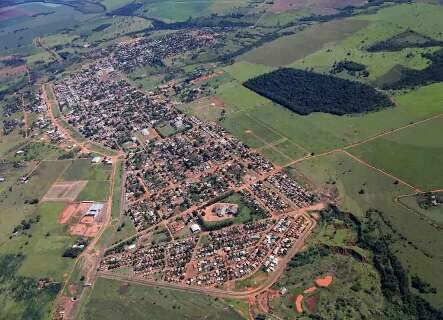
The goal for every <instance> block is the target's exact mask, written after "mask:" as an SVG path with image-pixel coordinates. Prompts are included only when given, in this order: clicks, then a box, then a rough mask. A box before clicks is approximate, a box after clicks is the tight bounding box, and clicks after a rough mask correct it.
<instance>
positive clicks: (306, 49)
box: [238, 19, 368, 67]
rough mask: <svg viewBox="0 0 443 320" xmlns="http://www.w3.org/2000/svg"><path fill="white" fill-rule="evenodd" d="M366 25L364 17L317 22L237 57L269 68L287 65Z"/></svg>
mask: <svg viewBox="0 0 443 320" xmlns="http://www.w3.org/2000/svg"><path fill="white" fill-rule="evenodd" d="M367 24H368V23H367V22H366V21H365V20H351V19H346V20H337V21H331V22H327V23H324V24H316V25H313V26H311V27H308V28H306V29H305V30H303V31H302V32H298V33H295V34H293V35H289V36H284V37H280V38H278V39H277V40H274V41H271V42H268V43H266V44H264V45H263V46H261V47H258V48H256V49H253V50H251V51H249V52H247V53H245V54H244V55H242V56H240V57H239V58H238V60H239V61H247V62H250V63H255V64H261V65H265V66H270V67H278V66H284V65H289V64H291V63H293V62H295V61H296V60H299V59H302V58H304V57H306V56H308V55H310V54H312V53H314V52H316V51H317V50H320V49H322V48H323V47H324V46H326V45H327V44H329V43H334V42H337V41H339V40H343V39H345V38H347V37H349V36H351V35H352V34H353V33H354V32H357V31H358V30H360V29H362V28H364V27H366V26H367Z"/></svg>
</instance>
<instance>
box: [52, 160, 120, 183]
mask: <svg viewBox="0 0 443 320" xmlns="http://www.w3.org/2000/svg"><path fill="white" fill-rule="evenodd" d="M111 171H112V168H111V166H109V165H104V164H92V163H91V160H90V159H78V160H73V161H71V165H70V166H69V167H68V168H67V169H66V171H65V172H63V175H62V176H61V178H60V179H61V180H64V181H76V180H95V181H106V180H109V179H110V175H111Z"/></svg>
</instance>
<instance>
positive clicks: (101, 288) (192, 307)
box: [79, 278, 243, 320]
mask: <svg viewBox="0 0 443 320" xmlns="http://www.w3.org/2000/svg"><path fill="white" fill-rule="evenodd" d="M201 310H205V312H204V315H203V314H202V312H201ZM146 314H149V318H150V319H152V320H157V319H158V320H160V319H171V320H174V319H186V318H189V319H205V318H207V317H208V318H211V319H227V320H235V319H243V317H242V316H241V315H240V314H239V313H238V312H237V311H236V310H234V309H233V308H232V307H230V306H229V305H227V304H226V303H224V302H223V300H222V299H215V298H212V297H209V296H206V295H200V294H194V293H190V292H185V291H178V290H172V289H164V288H155V287H152V288H150V287H145V286H138V285H134V284H128V283H124V282H118V281H114V280H108V279H103V278H99V279H98V280H97V282H96V284H95V285H94V288H93V290H92V292H91V295H90V296H89V298H88V301H86V302H85V304H84V305H83V307H82V310H81V311H80V316H79V319H81V320H88V319H109V320H112V319H122V318H129V319H134V320H137V319H144V318H145V317H146Z"/></svg>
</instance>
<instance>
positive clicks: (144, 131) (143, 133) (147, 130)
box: [142, 128, 149, 137]
mask: <svg viewBox="0 0 443 320" xmlns="http://www.w3.org/2000/svg"><path fill="white" fill-rule="evenodd" d="M142 135H144V136H145V137H146V136H149V129H148V128H144V129H143V130H142Z"/></svg>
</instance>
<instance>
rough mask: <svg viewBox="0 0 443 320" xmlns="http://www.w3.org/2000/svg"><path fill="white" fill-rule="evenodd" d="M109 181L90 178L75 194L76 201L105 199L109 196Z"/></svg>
mask: <svg viewBox="0 0 443 320" xmlns="http://www.w3.org/2000/svg"><path fill="white" fill-rule="evenodd" d="M109 191H110V190H109V181H95V180H90V181H88V183H87V184H86V187H84V188H83V190H82V191H81V192H80V194H79V195H78V196H77V199H75V200H76V201H105V200H107V199H108V196H109Z"/></svg>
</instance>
